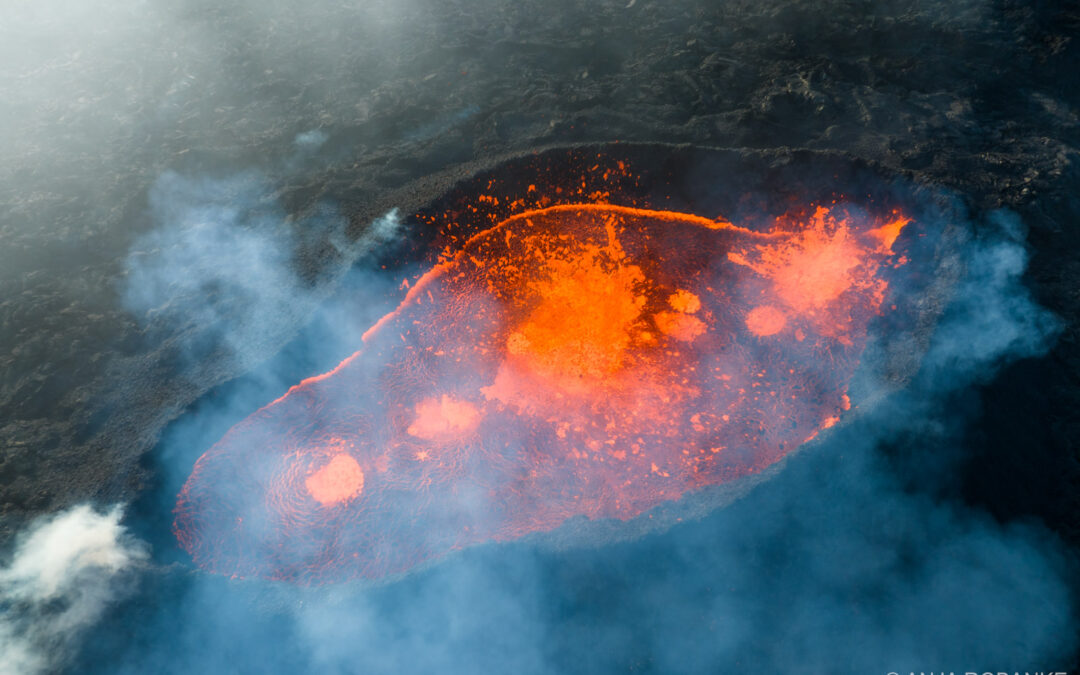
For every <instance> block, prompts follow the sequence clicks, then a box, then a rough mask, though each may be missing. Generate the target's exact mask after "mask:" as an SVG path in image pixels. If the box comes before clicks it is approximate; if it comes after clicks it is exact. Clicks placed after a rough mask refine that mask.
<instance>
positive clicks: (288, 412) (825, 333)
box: [175, 204, 908, 582]
mask: <svg viewBox="0 0 1080 675" xmlns="http://www.w3.org/2000/svg"><path fill="white" fill-rule="evenodd" d="M906 222H908V221H907V220H906V219H904V218H901V217H899V216H897V217H896V218H893V219H891V220H890V221H889V222H888V223H883V222H882V221H881V220H878V219H874V218H871V217H868V216H860V217H853V216H850V215H848V214H847V213H846V212H844V211H843V210H842V209H840V208H835V209H831V210H830V209H826V208H819V209H816V210H814V211H812V212H811V213H810V214H809V215H807V216H805V217H804V216H801V215H798V214H795V215H790V216H784V217H781V218H778V219H776V221H775V222H774V223H773V224H772V227H770V228H768V229H766V230H761V231H755V230H751V229H746V228H742V227H739V226H736V225H733V224H731V223H728V222H727V221H724V220H722V219H707V218H702V217H700V216H695V215H692V214H684V213H676V212H672V211H657V210H648V209H641V208H628V207H621V206H612V205H605V204H580V205H574V204H562V205H558V206H553V207H549V208H543V209H536V210H532V211H526V212H522V213H519V214H517V215H514V216H512V217H510V218H507V219H506V220H504V221H502V222H501V223H499V224H497V225H496V226H494V227H492V228H490V229H487V230H484V231H481V232H479V233H477V234H475V235H474V236H472V237H471V238H469V239H467V240H466V241H464V242H462V243H460V244H458V245H457V247H456V248H455V249H454V250H453V251H448V252H447V254H446V255H445V256H444V257H443V259H442V261H441V262H440V263H439V264H438V265H436V266H435V267H434V268H433V269H431V271H429V272H428V273H427V274H425V275H424V276H423V277H421V278H420V279H418V280H417V281H416V282H415V283H414V284H412V285H411V287H410V288H408V292H407V295H406V296H405V298H404V300H403V301H402V303H401V304H400V306H399V307H398V308H397V309H395V310H394V311H393V312H391V313H390V314H389V315H387V316H385V317H383V318H382V319H380V320H379V321H378V322H376V324H375V325H374V326H373V327H372V328H371V329H370V330H369V331H368V332H367V333H365V335H364V344H363V347H362V349H361V350H360V351H358V352H357V353H356V354H354V355H353V356H351V357H349V358H348V359H346V361H344V362H343V363H342V364H341V365H339V366H338V367H337V368H335V369H334V370H333V371H331V372H329V373H326V374H324V375H320V376H316V377H313V378H309V379H307V380H304V381H303V382H301V383H300V384H298V385H297V386H295V387H293V388H292V389H291V390H290V391H289V392H288V393H287V394H286V395H284V396H282V397H281V398H279V399H278V400H276V401H274V402H272V403H271V404H269V405H268V406H266V407H265V408H263V409H261V410H259V411H258V412H256V413H255V414H253V415H252V416H251V417H249V418H248V419H246V420H244V421H243V422H241V423H240V424H238V425H236V426H235V427H234V428H233V429H232V430H230V431H229V433H228V434H227V435H226V436H225V437H224V438H223V439H221V441H219V442H218V443H217V444H216V445H215V446H214V447H212V448H211V449H210V450H209V451H208V452H207V453H206V454H205V455H204V456H203V457H202V458H200V460H199V462H198V463H197V464H196V467H195V470H194V471H193V473H192V475H191V477H190V478H189V479H188V481H187V483H186V484H185V485H184V488H183V491H182V492H181V494H180V496H179V499H178V502H177V507H176V522H175V529H176V534H177V537H178V539H179V541H180V544H181V545H182V546H183V547H184V548H185V549H186V550H187V551H188V552H189V553H190V554H191V555H192V557H193V559H194V560H195V562H196V563H198V564H199V565H201V566H203V567H204V568H206V569H209V570H213V571H216V572H222V573H226V574H232V575H240V576H266V577H272V578H278V579H289V580H296V581H304V582H310V581H323V580H334V579H345V578H352V577H364V578H379V577H383V576H386V575H389V574H396V573H400V572H404V571H406V570H408V569H410V568H412V567H414V566H416V565H418V564H421V563H423V562H425V561H428V560H432V559H434V558H437V557H439V556H441V555H444V554H446V553H447V552H449V551H452V550H457V549H460V548H463V547H466V546H469V545H472V544H476V543H480V542H485V541H503V540H510V539H515V538H518V537H521V536H524V535H527V534H529V533H534V532H545V531H550V530H553V529H555V528H557V527H559V526H560V525H562V524H563V523H564V522H566V521H567V520H568V519H571V518H582V517H583V518H587V519H603V518H607V519H620V520H627V519H631V518H635V517H637V516H639V515H641V514H643V513H645V512H647V511H649V510H650V509H652V508H653V507H655V506H657V505H659V504H661V503H663V502H665V501H669V500H676V499H679V498H681V497H682V496H683V495H685V494H686V493H688V492H690V491H693V490H696V489H698V488H701V487H704V486H709V485H718V484H722V483H727V482H730V481H733V480H736V479H739V478H741V477H743V476H747V475H748V474H754V473H758V472H760V471H762V470H763V469H764V468H766V467H768V466H770V465H771V464H773V463H775V462H777V461H778V460H780V459H781V458H782V457H784V456H785V455H786V454H787V453H789V452H791V451H792V450H794V449H795V448H797V447H799V445H800V444H802V443H804V442H805V441H807V440H808V439H811V438H814V437H815V436H816V435H817V434H818V433H819V432H820V431H821V430H822V429H824V428H827V427H829V426H832V425H833V424H835V423H836V422H837V420H839V419H840V417H841V416H842V415H843V414H844V413H845V411H847V410H848V409H849V408H851V403H850V401H849V399H848V396H847V385H848V382H849V380H850V379H851V377H852V375H853V374H854V372H855V369H856V368H857V367H858V365H859V359H860V356H861V354H862V350H863V348H864V346H865V344H866V339H867V326H868V324H869V322H870V320H871V319H872V318H873V317H875V316H877V315H879V314H880V313H881V312H882V311H883V300H884V298H885V290H886V288H887V282H886V280H885V278H884V277H883V276H882V274H881V273H882V271H883V270H893V269H895V268H896V266H897V265H899V264H900V263H899V262H898V259H897V257H894V256H893V255H892V253H891V247H892V246H893V245H894V244H895V243H896V238H897V236H898V233H899V230H900V228H902V227H903V226H904V224H905V223H906ZM898 223H899V224H898ZM763 336H772V337H771V338H770V339H768V340H763V339H761V338H762V337H763ZM822 359H828V363H829V367H828V368H827V369H822V368H820V367H819V364H820V362H821V360H822ZM327 438H334V439H340V440H339V441H338V442H339V443H340V444H342V445H341V446H340V447H345V445H344V444H347V447H348V448H349V452H348V454H345V453H343V452H341V453H338V454H333V456H329V454H328V453H329V451H327V450H326V447H327V443H326V440H325V439H327ZM328 456H329V459H327V457H328ZM304 467H310V468H308V469H305V468H304ZM303 471H309V472H310V473H308V474H304V473H302V472H303ZM297 475H302V476H303V475H306V476H307V478H306V480H304V481H303V482H302V483H298V480H297ZM365 479H366V480H365ZM300 486H303V487H300ZM301 491H303V493H301ZM304 494H306V495H309V496H310V497H311V498H307V497H304V498H301V497H303V496H304ZM241 495H242V496H243V497H244V498H242V499H241V498H239V497H238V496H241ZM259 495H264V498H262V499H259V498H257V496H259ZM329 504H334V505H340V508H335V509H326V508H325V506H326V505H329Z"/></svg>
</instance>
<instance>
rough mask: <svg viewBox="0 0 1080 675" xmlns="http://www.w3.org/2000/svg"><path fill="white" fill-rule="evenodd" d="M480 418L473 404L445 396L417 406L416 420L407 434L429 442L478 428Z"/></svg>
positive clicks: (425, 401) (422, 402) (427, 400)
mask: <svg viewBox="0 0 1080 675" xmlns="http://www.w3.org/2000/svg"><path fill="white" fill-rule="evenodd" d="M479 417H480V414H479V412H478V411H477V410H476V406H474V405H473V404H471V403H469V402H468V401H458V400H456V399H453V398H451V397H449V396H446V395H443V397H442V398H439V399H433V398H432V399H425V400H423V401H421V402H420V403H418V404H416V420H415V421H414V422H413V423H412V425H411V426H410V427H409V428H408V429H407V432H408V433H409V434H410V435H412V436H417V437H419V438H426V439H428V440H431V439H435V438H438V437H440V436H448V435H455V434H463V433H466V432H469V431H472V430H473V429H475V428H476V423H477V420H478V419H479Z"/></svg>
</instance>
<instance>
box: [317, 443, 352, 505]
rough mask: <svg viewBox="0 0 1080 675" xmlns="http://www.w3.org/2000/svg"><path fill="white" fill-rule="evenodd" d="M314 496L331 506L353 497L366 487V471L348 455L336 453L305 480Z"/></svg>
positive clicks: (321, 502) (323, 503)
mask: <svg viewBox="0 0 1080 675" xmlns="http://www.w3.org/2000/svg"><path fill="white" fill-rule="evenodd" d="M304 485H305V486H306V487H307V490H308V492H309V493H310V494H311V496H312V498H313V499H314V500H315V501H317V502H319V503H320V504H322V505H323V506H329V505H331V504H336V503H339V502H344V501H346V500H348V499H352V498H354V497H356V496H357V495H359V494H360V492H361V490H363V489H364V472H363V470H362V469H361V468H360V465H359V464H357V463H356V460H355V459H353V458H352V457H349V456H348V455H335V456H334V458H333V459H331V460H330V462H329V463H328V464H327V465H326V466H324V467H323V468H321V469H319V470H318V471H316V472H315V473H313V474H311V475H310V476H308V478H307V480H305V481H304Z"/></svg>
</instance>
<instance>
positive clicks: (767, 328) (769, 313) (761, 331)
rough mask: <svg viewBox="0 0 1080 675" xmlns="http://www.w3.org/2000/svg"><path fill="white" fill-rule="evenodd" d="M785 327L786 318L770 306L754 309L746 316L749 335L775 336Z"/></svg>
mask: <svg viewBox="0 0 1080 675" xmlns="http://www.w3.org/2000/svg"><path fill="white" fill-rule="evenodd" d="M786 325H787V317H785V316H784V313H783V312H781V311H780V310H778V309H777V308H775V307H773V306H772V305H762V306H761V307H755V308H753V309H752V310H750V312H749V313H748V314H747V315H746V327H747V328H748V329H749V330H750V332H751V333H753V334H754V335H760V336H761V337H767V336H769V335H776V334H777V333H779V332H780V331H782V330H784V326H786Z"/></svg>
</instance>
